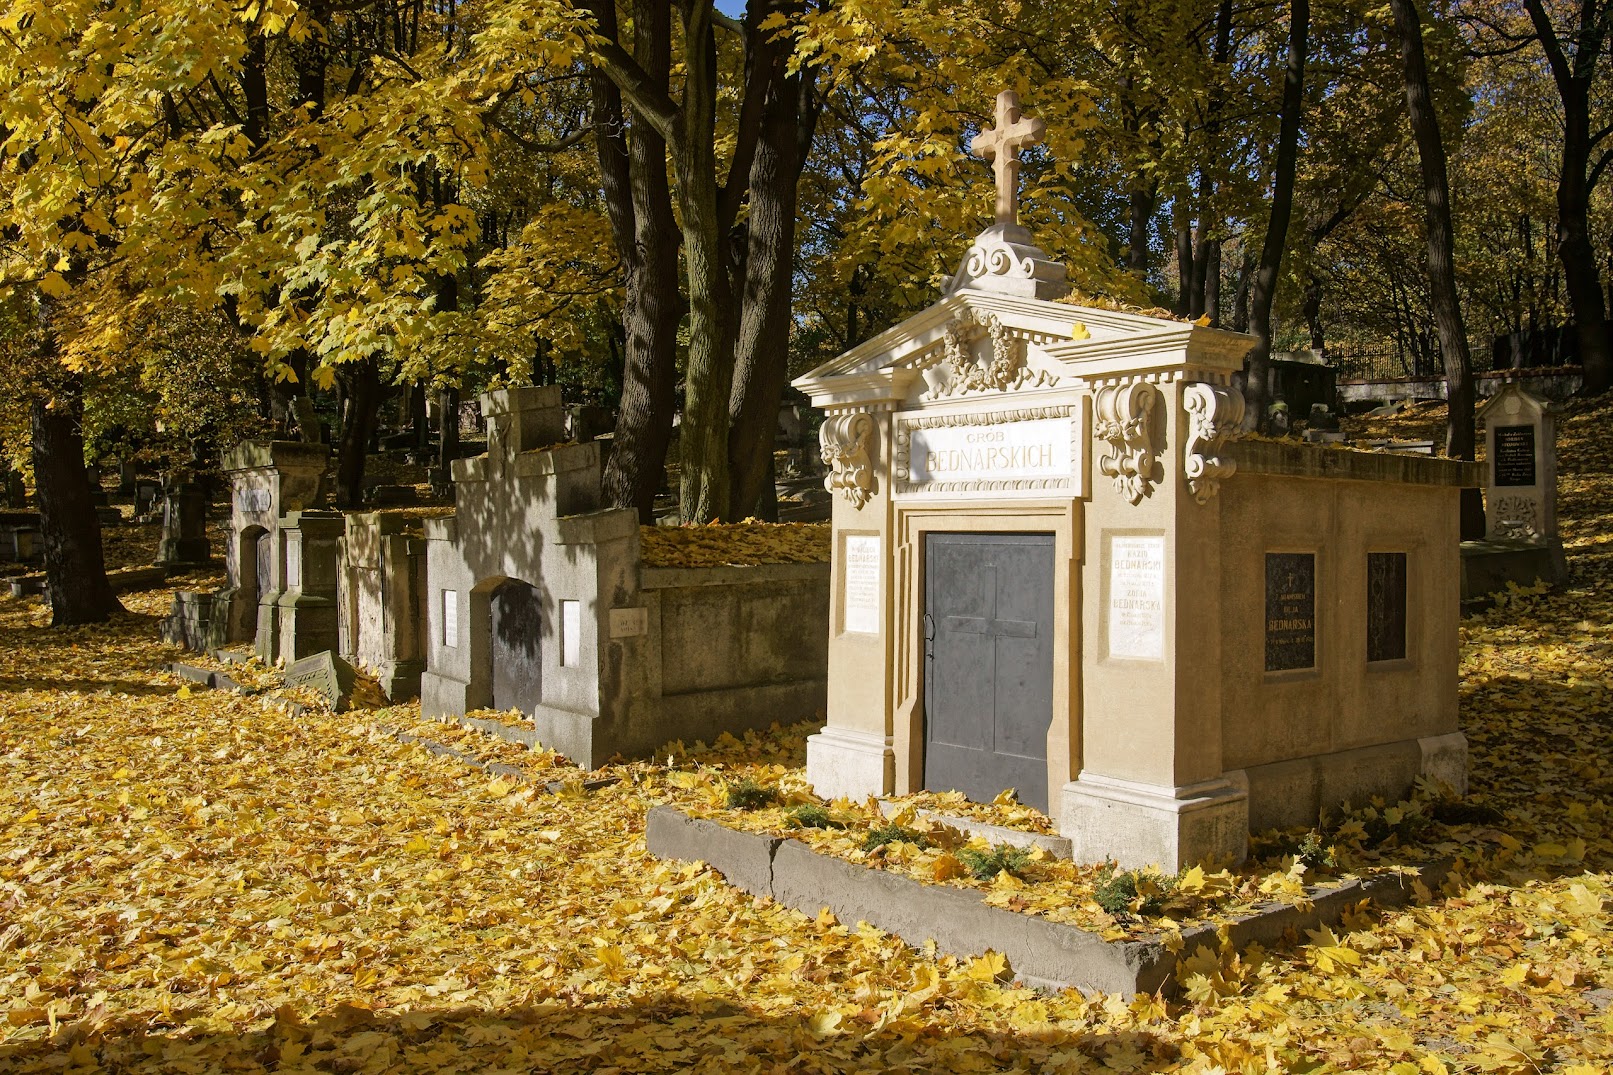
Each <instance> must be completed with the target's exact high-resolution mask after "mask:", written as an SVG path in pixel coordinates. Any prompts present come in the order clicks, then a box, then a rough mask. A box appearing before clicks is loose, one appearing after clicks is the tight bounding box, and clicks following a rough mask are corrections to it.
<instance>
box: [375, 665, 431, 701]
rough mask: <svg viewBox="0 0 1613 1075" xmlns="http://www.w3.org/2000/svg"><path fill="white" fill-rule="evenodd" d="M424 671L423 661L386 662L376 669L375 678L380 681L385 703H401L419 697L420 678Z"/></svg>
mask: <svg viewBox="0 0 1613 1075" xmlns="http://www.w3.org/2000/svg"><path fill="white" fill-rule="evenodd" d="M424 671H425V662H424V661H387V662H385V663H384V664H382V665H381V667H380V668H378V669H376V672H375V678H377V679H379V680H380V681H381V693H382V694H384V695H386V700H387V701H389V702H402V701H406V700H407V699H410V698H418V697H420V676H421V674H422V673H423V672H424Z"/></svg>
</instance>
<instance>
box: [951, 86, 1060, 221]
mask: <svg viewBox="0 0 1613 1075" xmlns="http://www.w3.org/2000/svg"><path fill="white" fill-rule="evenodd" d="M996 119H997V126H995V127H987V128H986V129H985V130H983V131H981V132H980V133H979V134H977V135H975V137H974V140H973V141H971V142H970V143H969V151H970V152H971V153H974V154H975V155H976V156H980V157H984V158H985V159H986V160H989V161H992V162H994V164H993V168H992V170H993V171H994V172H995V173H996V176H997V223H999V224H1018V223H1019V151H1020V149H1021V148H1023V147H1025V146H1030V145H1035V144H1036V143H1037V142H1040V141H1041V140H1042V132H1043V131H1044V130H1046V129H1047V124H1045V123H1043V122H1042V121H1041V120H1040V119H1038V118H1036V117H1035V116H1029V117H1026V116H1022V115H1020V112H1019V94H1017V93H1015V92H1014V91H1013V90H1003V91H1002V92H1001V93H999V94H998V95H997V116H996Z"/></svg>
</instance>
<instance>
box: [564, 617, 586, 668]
mask: <svg viewBox="0 0 1613 1075" xmlns="http://www.w3.org/2000/svg"><path fill="white" fill-rule="evenodd" d="M560 663H561V664H562V665H565V666H566V667H567V668H575V667H576V666H577V665H579V664H581V663H582V602H581V601H562V602H560Z"/></svg>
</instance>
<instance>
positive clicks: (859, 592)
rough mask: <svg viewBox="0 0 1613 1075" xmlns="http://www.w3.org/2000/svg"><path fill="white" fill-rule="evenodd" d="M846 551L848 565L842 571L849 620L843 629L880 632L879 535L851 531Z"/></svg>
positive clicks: (846, 616)
mask: <svg viewBox="0 0 1613 1075" xmlns="http://www.w3.org/2000/svg"><path fill="white" fill-rule="evenodd" d="M845 550H846V559H845V568H844V570H843V571H842V573H841V585H842V586H843V587H844V590H845V619H844V621H843V625H842V627H841V630H842V631H848V632H852V631H854V632H856V633H858V634H865V635H876V634H878V633H879V538H878V537H877V536H871V535H867V534H847V535H846V544H845Z"/></svg>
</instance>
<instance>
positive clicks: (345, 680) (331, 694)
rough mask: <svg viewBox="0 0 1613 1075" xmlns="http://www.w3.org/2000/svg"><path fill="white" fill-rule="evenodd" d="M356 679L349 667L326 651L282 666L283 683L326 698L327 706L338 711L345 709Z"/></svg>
mask: <svg viewBox="0 0 1613 1075" xmlns="http://www.w3.org/2000/svg"><path fill="white" fill-rule="evenodd" d="M357 680H358V676H357V673H355V672H354V671H353V666H352V665H350V664H348V663H347V662H346V661H344V660H342V659H341V658H340V657H338V656H336V654H334V653H332V652H331V651H330V650H324V651H322V652H320V653H315V654H313V655H312V656H309V657H304V658H303V659H302V660H300V661H296V662H293V663H292V665H291V667H289V668H287V669H286V686H288V687H309V688H311V689H313V690H315V691H318V692H319V693H320V694H323V695H324V696H325V697H326V698H327V699H329V701H330V706H331V708H332V709H334V710H336V711H337V712H338V713H340V712H341V711H342V710H344V709H346V708H347V700H348V699H349V698H351V697H352V696H353V684H354V683H356V682H357Z"/></svg>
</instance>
